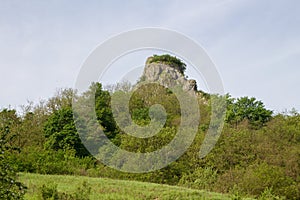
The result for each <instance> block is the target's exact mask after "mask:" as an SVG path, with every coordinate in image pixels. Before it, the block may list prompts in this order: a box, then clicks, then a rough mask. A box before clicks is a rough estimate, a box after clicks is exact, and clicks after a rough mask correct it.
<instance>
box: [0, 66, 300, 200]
mask: <svg viewBox="0 0 300 200" xmlns="http://www.w3.org/2000/svg"><path fill="white" fill-rule="evenodd" d="M153 62H154V61H153ZM168 62H169V60H168ZM176 66H178V65H176ZM184 69H185V68H184ZM183 71H184V70H182V73H183ZM130 87H131V86H129V85H128V83H120V84H117V85H116V87H115V89H114V90H111V91H109V90H107V89H105V87H104V86H103V85H102V84H101V83H98V82H96V83H92V84H91V86H90V89H89V90H88V91H86V92H85V93H83V94H78V93H77V92H76V91H74V90H73V89H70V88H65V89H60V90H58V91H57V93H56V94H54V96H53V97H50V98H49V99H47V100H45V101H41V102H38V103H30V102H29V103H28V104H26V105H24V106H22V109H21V110H18V111H17V110H16V109H13V108H3V109H2V110H1V111H0V132H1V135H0V137H1V138H0V143H1V146H0V148H1V151H0V153H1V154H0V170H1V171H0V179H1V187H0V199H22V198H23V196H24V194H25V193H26V190H27V189H26V188H27V186H26V185H25V184H23V183H22V182H20V181H18V173H23V172H26V173H38V174H51V175H54V174H55V175H80V176H89V177H102V178H103V177H107V178H113V179H120V180H137V181H142V182H153V183H160V184H168V185H176V186H183V187H187V188H192V189H200V190H206V191H212V192H219V193H227V194H232V195H234V196H235V197H236V199H239V198H241V197H251V198H261V199H299V198H300V145H299V144H300V114H299V113H298V112H297V111H296V110H294V109H292V110H290V111H287V112H285V113H274V112H273V111H271V110H268V109H267V108H265V105H264V103H263V102H261V101H259V100H257V99H256V98H254V97H247V96H245V97H239V98H233V97H232V96H230V94H227V95H226V96H225V99H226V105H227V111H226V116H225V123H224V127H223V130H222V133H221V136H220V138H219V139H218V141H217V143H216V145H215V147H214V148H213V150H212V151H211V152H210V153H209V154H208V155H207V156H205V157H203V158H199V150H200V147H201V144H202V142H203V139H204V137H205V135H206V134H207V131H208V128H209V124H210V119H211V106H212V105H211V100H212V98H214V95H211V94H207V93H205V92H203V91H197V102H198V105H199V110H200V116H201V118H200V121H199V126H198V131H197V133H196V137H195V139H194V140H193V143H192V145H191V146H190V147H189V148H188V150H187V151H186V152H185V153H184V154H183V155H182V156H181V157H180V158H179V159H177V160H176V161H175V162H173V163H171V164H170V165H168V166H167V167H165V168H162V169H160V170H157V171H153V172H148V173H128V172H121V171H118V170H115V169H112V168H110V167H108V166H106V165H104V164H102V163H101V162H99V161H98V160H97V159H95V158H94V156H92V154H91V150H90V149H87V148H86V147H85V145H83V143H82V141H81V139H80V137H79V134H78V130H77V127H76V125H75V122H74V115H76V113H74V111H73V108H72V102H73V101H74V99H75V100H76V101H87V99H88V98H90V97H93V98H94V100H95V113H96V116H97V122H98V124H99V127H101V129H102V130H103V132H104V133H105V135H106V136H107V138H109V139H110V140H111V141H112V142H113V143H114V144H115V145H116V146H118V147H120V148H122V149H126V150H128V151H131V152H152V151H154V150H156V149H159V148H161V147H163V146H164V145H166V144H167V143H169V142H170V140H172V138H173V137H174V135H175V134H176V131H177V129H178V126H179V124H180V119H181V118H180V115H181V113H180V104H179V102H178V100H177V99H176V96H175V95H174V93H173V92H172V91H170V90H168V89H167V88H165V87H162V86H159V85H155V84H149V85H144V86H142V87H141V88H140V89H138V90H135V91H132V90H128V88H130ZM124 93H125V94H128V95H130V96H131V98H130V101H129V111H130V114H131V118H132V119H133V121H134V122H135V123H136V124H138V125H140V126H144V125H147V124H149V123H150V121H151V117H150V116H149V112H150V109H149V108H150V107H151V105H153V104H160V105H162V106H163V107H164V109H165V110H166V113H167V115H166V122H165V124H164V126H163V127H162V129H161V131H160V132H159V133H158V134H157V135H155V136H153V137H148V138H135V137H133V136H131V135H128V134H126V133H125V132H124V130H122V129H120V127H119V126H118V124H117V123H116V122H115V119H114V115H113V112H112V109H111V97H112V96H113V95H119V94H124ZM121 121H122V119H121ZM123 121H124V123H125V124H126V123H127V122H126V118H124V120H123ZM132 131H134V130H132ZM89 134H92V133H89ZM95 151H96V152H97V151H105V149H95ZM112 158H114V159H118V156H117V155H116V156H113V155H112ZM119 159H121V158H119ZM121 167H122V166H121Z"/></svg>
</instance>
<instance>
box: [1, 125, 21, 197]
mask: <svg viewBox="0 0 300 200" xmlns="http://www.w3.org/2000/svg"><path fill="white" fill-rule="evenodd" d="M12 140H13V135H10V132H9V128H8V127H5V128H3V129H1V130H0V183H1V184H0V199H8V200H9V199H23V196H24V194H25V189H26V187H25V186H24V185H23V184H22V183H20V182H18V181H16V179H17V174H16V171H15V170H14V169H13V167H12V165H11V164H10V162H9V160H8V152H9V151H13V150H15V148H14V147H13V146H10V145H9V144H8V143H9V142H11V141H12Z"/></svg>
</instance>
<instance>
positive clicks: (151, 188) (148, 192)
mask: <svg viewBox="0 0 300 200" xmlns="http://www.w3.org/2000/svg"><path fill="white" fill-rule="evenodd" d="M20 178H21V180H22V182H24V183H26V184H28V185H29V188H28V193H27V195H26V199H28V200H34V199H38V196H37V194H36V193H37V192H36V189H35V188H40V187H41V186H42V185H43V184H45V183H52V184H55V185H57V191H58V193H59V194H62V193H65V194H67V196H70V195H72V197H75V195H74V194H75V193H81V192H82V191H84V192H82V193H83V194H87V193H89V190H90V191H91V192H90V194H89V195H88V196H89V197H90V199H101V200H112V199H114V200H118V199H119V200H123V199H128V200H135V199H149V200H151V199H160V200H170V199H180V200H181V199H182V200H191V199H195V200H196V199H197V200H198V199H216V200H217V199H230V198H229V197H228V196H227V195H223V194H218V193H213V192H207V191H203V190H193V189H188V188H184V187H177V186H169V185H162V184H153V183H143V182H137V181H124V180H115V179H108V178H89V177H82V176H61V175H51V176H49V175H39V174H21V177H20ZM84 182H86V183H88V184H87V187H86V186H84ZM47 185H48V184H47ZM47 185H46V186H47ZM78 187H79V188H81V189H78ZM38 192H39V191H38ZM39 193H40V192H39ZM83 199H86V198H83ZM78 200H79V199H78Z"/></svg>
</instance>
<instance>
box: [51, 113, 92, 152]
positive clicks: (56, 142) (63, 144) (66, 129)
mask: <svg viewBox="0 0 300 200" xmlns="http://www.w3.org/2000/svg"><path fill="white" fill-rule="evenodd" d="M45 137H46V139H47V140H46V143H45V147H46V148H47V149H53V150H59V149H62V150H64V151H66V150H68V149H75V151H76V156H80V157H84V156H89V155H90V154H89V152H88V151H87V149H86V148H85V147H84V145H83V144H82V143H81V140H80V138H79V135H78V133H77V130H76V127H75V123H74V119H73V111H72V109H71V108H61V109H60V110H57V111H55V112H54V113H53V114H52V115H51V116H50V117H49V119H48V121H47V122H46V124H45Z"/></svg>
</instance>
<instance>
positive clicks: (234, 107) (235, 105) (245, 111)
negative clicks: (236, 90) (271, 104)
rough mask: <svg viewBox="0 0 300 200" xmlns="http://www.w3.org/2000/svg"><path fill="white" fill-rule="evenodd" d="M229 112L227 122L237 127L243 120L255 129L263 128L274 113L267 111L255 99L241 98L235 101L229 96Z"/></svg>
mask: <svg viewBox="0 0 300 200" xmlns="http://www.w3.org/2000/svg"><path fill="white" fill-rule="evenodd" d="M227 102H228V111H227V116H226V121H227V122H229V123H235V124H236V125H237V124H238V123H239V122H242V121H243V120H248V121H249V123H250V124H251V125H252V126H253V127H261V126H262V125H264V124H265V123H266V122H268V121H270V119H271V117H272V113H273V112H272V111H270V110H267V109H266V108H265V106H264V104H263V103H262V102H261V101H257V100H256V99H255V98H253V97H252V98H249V97H241V98H238V99H233V98H230V96H228V99H227Z"/></svg>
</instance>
